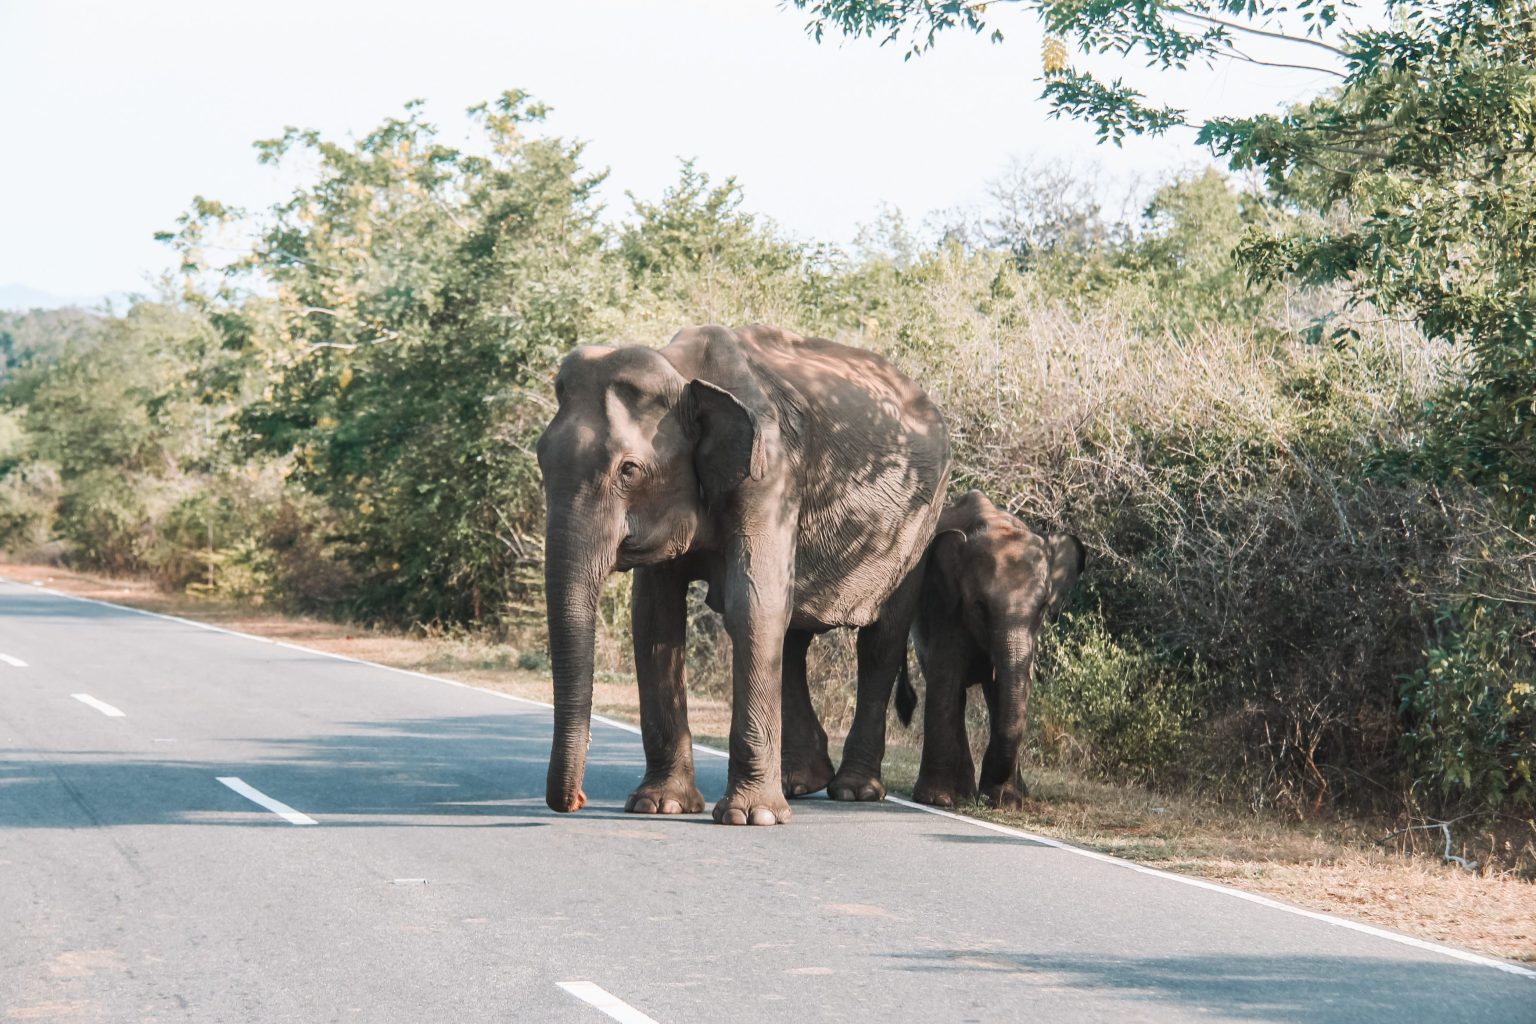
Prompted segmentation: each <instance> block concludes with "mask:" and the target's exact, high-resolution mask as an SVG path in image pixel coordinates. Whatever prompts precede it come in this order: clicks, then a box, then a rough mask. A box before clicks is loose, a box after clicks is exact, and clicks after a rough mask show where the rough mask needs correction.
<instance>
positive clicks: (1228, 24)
mask: <svg viewBox="0 0 1536 1024" xmlns="http://www.w3.org/2000/svg"><path fill="white" fill-rule="evenodd" d="M1167 9H1168V10H1169V11H1172V12H1173V13H1174V14H1177V15H1181V16H1183V17H1185V18H1193V19H1194V20H1195V21H1203V22H1206V23H1207V24H1210V25H1220V26H1221V27H1222V28H1229V29H1232V30H1233V31H1234V32H1247V33H1248V34H1250V35H1255V36H1263V37H1265V38H1266V39H1279V40H1281V41H1282V42H1287V43H1302V44H1304V45H1306V46H1315V47H1317V48H1318V49H1320V50H1327V51H1328V52H1329V53H1331V54H1334V55H1335V56H1338V57H1345V58H1347V57H1348V56H1349V54H1347V53H1345V52H1344V51H1343V50H1341V49H1339V48H1338V47H1337V46H1334V45H1332V44H1331V43H1325V42H1323V41H1322V40H1321V39H1308V38H1307V37H1306V36H1292V35H1286V34H1285V33H1284V32H1272V31H1270V30H1269V29H1263V28H1254V27H1253V26H1252V25H1241V24H1239V23H1237V22H1235V21H1224V20H1222V19H1221V18H1213V17H1211V16H1210V15H1209V14H1199V13H1197V12H1195V11H1191V10H1190V9H1188V8H1187V7H1179V6H1178V5H1176V4H1169V5H1168V8H1167ZM1340 77H1341V78H1342V77H1343V76H1342V75H1341V76H1340Z"/></svg>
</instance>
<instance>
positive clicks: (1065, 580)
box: [1046, 533, 1088, 621]
mask: <svg viewBox="0 0 1536 1024" xmlns="http://www.w3.org/2000/svg"><path fill="white" fill-rule="evenodd" d="M1046 543H1047V545H1048V546H1049V547H1050V550H1051V596H1050V601H1049V602H1048V603H1047V604H1046V613H1047V614H1048V615H1049V616H1050V617H1051V619H1052V621H1054V620H1055V618H1056V616H1058V615H1060V614H1061V609H1062V606H1063V605H1065V604H1066V603H1067V595H1068V594H1070V593H1072V588H1073V587H1075V586H1076V585H1077V578H1078V577H1079V576H1081V575H1082V573H1083V568H1084V566H1086V565H1087V564H1088V552H1087V551H1086V550H1085V549H1084V548H1083V542H1082V541H1080V540H1078V539H1077V538H1076V537H1074V536H1072V535H1071V534H1070V533H1053V534H1051V537H1050V539H1049V540H1048V541H1047V542H1046Z"/></svg>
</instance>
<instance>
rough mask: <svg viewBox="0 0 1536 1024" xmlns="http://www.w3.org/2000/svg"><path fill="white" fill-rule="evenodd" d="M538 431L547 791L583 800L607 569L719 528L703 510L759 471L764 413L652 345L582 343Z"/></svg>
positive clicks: (562, 802)
mask: <svg viewBox="0 0 1536 1024" xmlns="http://www.w3.org/2000/svg"><path fill="white" fill-rule="evenodd" d="M555 397H556V401H557V402H558V404H559V408H558V411H557V412H556V413H555V416H554V419H553V420H552V421H551V422H550V424H549V426H548V427H547V428H546V429H545V430H544V433H543V434H542V435H541V436H540V437H539V441H538V449H537V452H538V460H539V468H540V470H541V472H542V474H543V478H544V498H545V510H546V518H545V547H544V554H545V563H544V580H545V597H546V601H547V603H548V616H549V645H550V660H551V662H552V664H553V669H554V682H555V735H554V744H553V747H552V749H551V752H550V762H549V777H548V781H547V786H546V791H545V800H546V801H547V802H548V804H549V806H550V807H551V808H553V809H554V810H556V811H562V812H566V811H575V810H578V809H579V808H580V807H581V806H582V805H583V804H584V803H585V802H586V795H585V794H584V793H583V792H582V790H581V781H582V777H583V774H584V772H585V769H586V752H587V743H588V741H589V739H590V729H591V717H592V648H593V641H594V629H595V624H596V614H597V602H598V597H599V594H600V593H601V590H602V586H603V581H604V579H605V578H606V577H607V576H608V574H609V573H611V572H614V571H616V570H617V571H623V570H626V569H631V568H634V567H636V566H643V565H652V564H655V563H658V562H663V561H666V560H668V559H672V558H676V557H678V556H680V555H682V554H684V553H685V552H687V551H688V550H690V548H692V547H693V546H694V545H695V544H697V543H698V542H699V541H700V540H701V539H702V538H704V537H706V536H707V535H708V533H709V532H710V527H709V524H708V517H707V514H706V513H707V510H708V509H709V507H710V505H711V504H712V503H715V502H718V501H719V499H720V497H721V496H722V495H723V494H724V493H726V492H728V491H729V490H731V489H732V488H734V487H735V486H736V485H737V484H739V483H740V482H741V481H742V480H743V479H746V478H747V477H748V476H760V475H761V474H762V459H763V455H762V443H763V442H762V433H763V432H762V430H761V429H760V427H759V422H758V416H757V415H756V414H755V413H754V412H753V411H751V410H749V409H748V408H747V406H746V405H744V404H742V402H741V401H739V400H738V399H737V398H736V397H735V396H734V395H732V393H731V392H730V391H728V390H726V389H725V388H723V387H719V386H716V385H715V384H712V383H710V382H708V381H706V380H700V379H693V380H690V379H687V378H686V377H685V376H684V375H683V374H682V373H681V372H679V370H678V369H677V368H676V367H675V366H673V364H672V363H670V362H668V360H667V359H666V358H665V357H663V356H662V355H661V354H659V353H658V352H657V351H656V350H654V349H648V348H638V347H637V348H608V347H599V346H593V347H583V348H579V349H576V350H575V351H574V352H572V353H571V354H570V355H568V356H567V357H566V358H565V360H564V362H562V364H561V366H560V370H559V373H558V375H557V376H556V379H555Z"/></svg>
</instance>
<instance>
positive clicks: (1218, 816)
mask: <svg viewBox="0 0 1536 1024" xmlns="http://www.w3.org/2000/svg"><path fill="white" fill-rule="evenodd" d="M0 576H4V577H5V578H6V579H10V580H15V581H19V582H24V583H31V582H38V583H43V584H46V585H47V586H49V587H52V588H54V589H57V590H61V591H64V592H66V593H71V594H77V595H79V596H82V597H92V598H96V599H97V600H103V601H112V602H115V603H120V604H126V605H130V606H132V607H137V608H144V609H146V610H150V611H157V612H161V613H164V614H172V615H184V616H189V617H194V618H197V619H198V620H201V621H206V622H213V623H217V624H219V625H222V626H225V627H226V628H229V629H235V630H239V631H241V632H247V633H253V634H256V635H259V636H266V637H272V638H274V639H282V640H287V641H289V642H292V643H299V644H303V645H305V646H308V647H313V648H316V649H317V650H323V651H330V652H333V653H336V654H344V655H347V656H349V657H354V658H361V659H364V660H367V661H375V662H378V663H380V664H385V665H392V666H396V667H399V668H406V669H411V670H414V671H419V672H427V673H430V674H433V675H440V676H445V677H448V678H452V679H457V680H462V681H464V682H468V683H473V684H475V685H477V686H484V687H486V688H487V689H493V690H498V691H502V692H506V693H511V694H515V695H517V696H519V697H525V698H528V699H531V700H538V701H545V702H547V701H549V700H550V698H551V684H550V680H549V676H548V673H547V672H544V671H535V670H529V669H524V668H519V667H518V662H519V659H520V658H521V657H522V655H523V652H521V651H519V650H517V649H516V648H515V647H514V646H512V645H510V644H506V643H498V642H493V641H489V640H485V639H482V638H479V637H476V636H473V635H467V634H456V635H437V636H421V637H410V636H404V635H401V634H398V633H389V632H384V631H379V630H370V629H360V628H358V627H355V626H348V625H345V624H338V623H331V622H324V621H319V620H315V619H308V618H299V617H292V616H284V615H279V614H276V613H273V612H268V611H264V610H261V609H253V608H251V607H249V606H240V605H236V604H231V603H220V602H214V601H208V600H202V599H193V598H189V597H186V596H182V595H175V594H166V593H164V592H162V591H159V590H156V589H155V588H154V587H153V586H151V585H149V584H146V583H143V582H138V581H126V580H109V579H103V578H100V577H96V576H88V575H82V574H79V573H71V572H67V571H64V570H61V569H58V568H53V567H39V566H28V565H16V564H0ZM823 643H825V641H824V642H823ZM823 657H825V658H826V659H827V660H828V662H829V663H830V662H831V661H833V660H835V659H836V658H837V657H838V652H836V651H835V650H829V651H827V652H825V654H824V655H823ZM594 702H595V705H596V708H597V710H598V712H599V713H600V714H604V715H608V716H611V717H614V718H618V719H621V720H625V721H630V722H636V721H638V717H639V716H638V708H637V705H636V694H635V688H634V684H633V680H632V679H631V678H629V677H626V676H625V675H623V674H622V673H617V672H604V673H601V674H600V675H599V678H598V680H597V682H596V685H595V693H594ZM834 703H835V702H834ZM824 710H827V711H830V712H832V713H833V714H832V721H831V723H830V724H831V725H833V726H834V727H835V726H837V725H838V724H839V722H838V718H837V714H836V711H837V708H836V707H833V706H832V705H831V704H829V705H828V707H827V708H825V709H824ZM973 710H975V709H973ZM689 711H690V720H691V723H692V726H693V729H694V733H695V735H696V736H697V737H698V738H699V740H700V741H701V742H705V743H710V744H711V745H715V746H723V745H724V738H725V736H726V734H727V732H728V730H729V724H730V708H729V706H728V704H727V703H726V702H724V701H722V700H720V699H718V698H717V697H711V696H708V695H704V694H699V693H695V694H693V695H691V696H690V703H689ZM973 717H977V719H978V724H979V716H973ZM844 727H846V726H845V723H844ZM829 731H831V732H833V733H834V743H840V742H841V740H842V735H841V733H842V729H841V728H833V729H830V730H829ZM973 733H975V734H976V735H977V739H978V741H979V729H977V730H973ZM890 735H891V746H890V750H889V752H888V754H887V758H886V767H885V777H886V782H887V784H888V785H889V786H890V788H891V790H892V791H893V792H897V793H910V791H911V786H912V783H913V781H914V779H915V778H916V775H917V766H918V754H919V748H918V746H917V744H916V734H915V733H913V732H910V731H907V730H904V729H902V728H901V727H900V726H899V725H896V724H895V723H894V722H893V723H892V728H891V733H890ZM1027 775H1028V780H1029V782H1030V786H1031V796H1030V800H1029V803H1028V806H1026V807H1025V808H1024V809H1023V810H1022V811H1019V812H1006V813H1005V812H996V811H992V810H989V809H987V808H984V807H979V806H978V807H969V808H964V809H963V810H964V811H965V812H966V813H969V814H972V815H974V816H976V817H979V818H983V819H986V820H989V821H995V822H999V823H1002V824H1006V825H1011V826H1014V827H1016V828H1021V829H1025V830H1028V831H1031V832H1038V833H1041V834H1043V835H1049V836H1052V837H1054V838H1058V839H1061V840H1064V841H1066V842H1069V843H1075V844H1078V845H1081V846H1085V847H1089V848H1091V849H1095V850H1100V851H1103V852H1106V853H1112V854H1115V855H1117V856H1121V857H1126V858H1128V859H1131V860H1135V861H1137V862H1140V863H1145V864H1151V865H1154V866H1157V867H1161V868H1164V869H1166V870H1170V871H1177V872H1181V873H1185V874H1190V875H1198V876H1200V877H1203V878H1210V879H1214V880H1217V881H1220V882H1224V883H1226V884H1229V885H1232V886H1235V887H1237V888H1241V889H1245V890H1248V891H1251V892H1256V893H1262V894H1264V895H1266V896H1271V897H1274V898H1277V899H1281V900H1285V901H1286V902H1289V903H1293V904H1296V905H1298V906H1303V907H1309V908H1313V909H1318V910H1326V911H1330V912H1335V913H1339V914H1341V915H1343V916H1346V917H1350V918H1354V919H1356V920H1360V921H1366V922H1369V923H1372V924H1377V925H1382V926H1385V927H1389V928H1393V929H1397V930H1399V931H1403V932H1406V933H1408V934H1412V935H1418V936H1422V937H1424V938H1429V939H1434V940H1437V941H1442V942H1448V943H1452V944H1454V945H1458V946H1462V947H1464V948H1467V949H1472V950H1476V951H1478V952H1481V953H1486V954H1489V955H1493V956H1501V957H1507V958H1509V959H1513V960H1523V961H1536V885H1533V884H1530V883H1529V882H1526V881H1522V880H1520V879H1518V878H1516V877H1513V876H1510V875H1486V876H1485V875H1477V874H1472V873H1468V872H1466V871H1464V870H1462V869H1460V868H1456V867H1452V866H1446V865H1442V864H1440V863H1439V862H1438V858H1436V857H1433V856H1427V855H1426V856H1413V857H1409V856H1404V855H1402V854H1400V853H1395V852H1389V851H1387V850H1385V849H1383V848H1382V847H1380V846H1378V845H1376V843H1375V842H1374V840H1375V839H1377V838H1379V837H1381V836H1382V835H1385V834H1386V833H1387V832H1388V831H1390V830H1391V829H1390V826H1387V825H1384V824H1381V823H1376V822H1360V821H1355V822H1350V821H1333V822H1327V823H1323V824H1318V823H1298V822H1294V821H1287V820H1283V819H1278V818H1276V817H1272V816H1266V815H1262V814H1252V813H1245V812H1242V811H1238V810H1234V809H1232V808H1230V807H1226V806H1222V805H1218V804H1214V803H1206V802H1201V801H1198V800H1194V799H1181V798H1175V797H1169V796H1165V795H1160V794H1155V793H1151V792H1148V791H1146V790H1142V789H1139V788H1136V787H1129V786H1113V785H1108V784H1105V783H1101V782H1097V781H1093V780H1091V779H1088V778H1085V777H1083V776H1080V775H1076V774H1073V773H1070V772H1067V771H1062V770H1057V769H1044V768H1033V769H1030V770H1029V771H1028V773H1027Z"/></svg>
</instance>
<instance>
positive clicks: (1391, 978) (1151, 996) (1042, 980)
mask: <svg viewBox="0 0 1536 1024" xmlns="http://www.w3.org/2000/svg"><path fill="white" fill-rule="evenodd" d="M893 959H895V960H896V961H897V962H898V963H899V964H900V965H901V969H904V970H908V971H918V972H932V973H934V974H941V975H943V976H944V977H945V978H946V979H948V981H947V983H948V984H960V982H959V978H960V977H961V976H963V975H967V974H977V975H987V976H992V977H1001V976H1008V975H1012V976H1015V977H1017V978H1018V979H1019V980H1020V981H1022V982H1025V983H1026V984H1028V985H1029V986H1030V987H1032V988H1034V987H1040V986H1051V987H1067V988H1074V989H1081V990H1082V991H1083V992H1084V993H1104V992H1106V991H1112V992H1114V993H1115V994H1116V995H1117V996H1118V997H1120V998H1122V999H1124V998H1130V999H1135V1000H1138V1001H1143V1002H1145V1003H1146V1004H1148V1009H1149V1012H1150V1015H1151V1018H1152V1019H1160V1017H1161V1015H1162V1014H1165V1013H1166V1014H1169V1015H1171V1016H1173V1017H1176V1018H1177V1019H1180V1020H1183V1019H1185V1015H1186V1014H1188V1013H1189V1011H1192V1010H1193V1011H1196V1012H1197V1013H1199V1014H1205V1013H1208V1014H1210V1015H1211V1016H1212V1017H1214V1018H1217V1019H1222V1020H1227V1019H1235V1020H1251V1021H1273V1022H1276V1024H1342V1022H1346V1021H1349V1022H1363V1021H1378V1020H1389V1019H1391V1020H1395V1019H1398V1017H1399V1016H1400V1014H1401V1012H1402V1008H1403V1007H1404V1006H1405V1005H1411V1004H1417V1005H1419V1006H1421V1007H1423V1008H1425V1009H1426V1010H1429V1011H1430V1012H1429V1013H1427V1014H1425V1016H1426V1017H1434V1018H1435V1019H1437V1020H1442V1021H1447V1022H1449V1021H1467V1022H1472V1021H1502V1022H1508V1024H1520V1022H1525V1024H1529V1022H1532V1021H1536V985H1533V986H1532V987H1531V990H1530V991H1525V992H1521V991H1520V990H1519V988H1518V987H1516V988H1515V989H1514V990H1511V989H1510V988H1509V987H1507V986H1496V987H1495V986H1490V985H1488V984H1487V982H1488V980H1489V978H1490V976H1492V977H1497V976H1496V975H1492V973H1491V972H1490V971H1489V969H1488V968H1486V967H1480V966H1477V965H1475V964H1463V963H1454V962H1451V961H1446V960H1440V959H1434V960H1425V961H1423V962H1420V963H1415V964H1414V965H1413V966H1412V967H1411V968H1410V969H1405V965H1404V963H1403V961H1402V959H1401V958H1393V959H1376V958H1368V957H1350V956H1338V955H1335V956H1243V955H1235V956H1178V955H1168V956H1156V957H1138V958H1119V957H1112V958H1111V957H1095V956H1061V955H1052V954H1044V955H1033V954H1028V953H1013V952H1008V951H1005V950H998V949H950V950H943V951H937V952H923V953H907V954H896V955H895V956H894V957H893ZM1387 1007H1391V1008H1393V1009H1392V1010H1391V1011H1390V1012H1388V1011H1387V1010H1386V1008H1387ZM1136 1019H1140V1017H1137V1018H1136Z"/></svg>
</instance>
